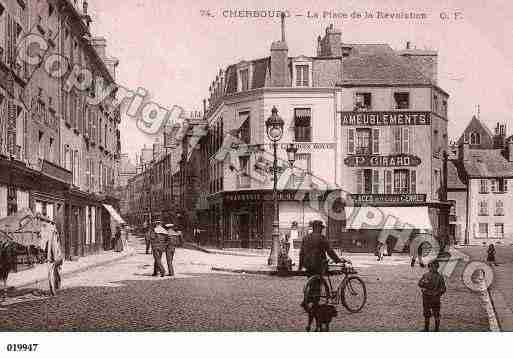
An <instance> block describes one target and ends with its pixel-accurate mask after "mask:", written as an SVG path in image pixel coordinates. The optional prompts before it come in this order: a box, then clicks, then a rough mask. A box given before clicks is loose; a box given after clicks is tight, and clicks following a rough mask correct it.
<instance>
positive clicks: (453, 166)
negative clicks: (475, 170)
mask: <svg viewBox="0 0 513 359" xmlns="http://www.w3.org/2000/svg"><path fill="white" fill-rule="evenodd" d="M465 182H466V180H465V169H464V167H463V166H462V164H461V162H459V161H457V160H454V161H447V188H448V189H466V188H467V185H466V184H465Z"/></svg>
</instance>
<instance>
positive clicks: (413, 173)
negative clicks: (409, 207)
mask: <svg viewBox="0 0 513 359" xmlns="http://www.w3.org/2000/svg"><path fill="white" fill-rule="evenodd" d="M410 186H411V193H417V171H415V170H411V171H410Z"/></svg>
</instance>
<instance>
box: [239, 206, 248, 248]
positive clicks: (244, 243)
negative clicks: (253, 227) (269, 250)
mask: <svg viewBox="0 0 513 359" xmlns="http://www.w3.org/2000/svg"><path fill="white" fill-rule="evenodd" d="M239 239H240V246H241V247H242V248H249V214H248V213H242V214H239Z"/></svg>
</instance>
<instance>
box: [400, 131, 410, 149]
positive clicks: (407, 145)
mask: <svg viewBox="0 0 513 359" xmlns="http://www.w3.org/2000/svg"><path fill="white" fill-rule="evenodd" d="M402 153H410V129H409V128H408V127H404V128H403V148H402Z"/></svg>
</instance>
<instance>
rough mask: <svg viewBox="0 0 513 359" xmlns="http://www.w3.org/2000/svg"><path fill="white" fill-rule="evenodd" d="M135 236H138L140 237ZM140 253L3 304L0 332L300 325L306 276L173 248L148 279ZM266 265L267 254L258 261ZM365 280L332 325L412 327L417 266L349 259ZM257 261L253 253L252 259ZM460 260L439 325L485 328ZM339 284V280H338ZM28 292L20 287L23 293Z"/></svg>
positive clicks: (418, 312)
mask: <svg viewBox="0 0 513 359" xmlns="http://www.w3.org/2000/svg"><path fill="white" fill-rule="evenodd" d="M138 242H139V241H138ZM136 245H137V254H136V255H134V256H132V257H129V258H126V259H124V260H121V261H119V262H115V263H112V264H109V265H106V266H101V267H96V268H94V269H90V270H88V271H84V272H82V273H78V274H76V275H72V276H70V277H68V278H65V279H64V288H63V290H62V291H61V292H60V293H59V295H58V296H57V297H53V298H48V297H33V298H30V299H27V300H24V301H23V300H22V301H18V302H16V301H14V302H11V303H10V304H9V303H8V304H7V305H4V306H0V331H302V330H304V327H305V320H306V318H305V315H304V313H303V311H302V309H301V308H300V306H299V303H300V301H301V296H302V290H303V285H304V282H305V278H303V277H293V278H278V277H270V276H263V275H239V274H221V273H215V272H212V271H211V270H210V268H211V266H212V265H216V264H219V263H220V262H223V261H237V260H238V261H244V260H248V259H247V258H248V257H246V258H244V257H238V256H227V255H220V254H207V253H202V252H198V251H192V250H185V249H177V252H176V255H175V271H176V272H177V276H176V278H170V277H164V278H160V277H158V278H156V277H152V276H151V273H152V256H151V255H146V254H144V249H143V246H142V243H137V244H136ZM260 258H261V260H262V261H265V257H263V256H262V257H259V258H257V259H260ZM348 258H350V259H351V260H352V261H353V262H354V264H355V267H356V268H357V269H358V270H359V273H360V275H361V276H362V278H363V279H364V280H365V283H366V285H367V290H368V301H367V304H366V306H365V307H364V309H363V310H362V312H361V313H358V314H350V313H349V312H347V311H346V310H345V309H344V308H343V307H340V308H339V315H338V317H337V318H335V320H334V322H333V323H332V328H331V329H332V331H333V330H335V331H417V330H420V329H421V328H422V325H423V324H422V323H423V318H422V304H421V297H420V292H419V290H418V288H417V281H418V279H419V277H420V276H421V274H422V272H423V271H424V270H423V269H421V268H419V267H418V266H416V267H415V268H413V269H412V268H411V267H410V266H409V258H407V257H402V256H396V257H391V258H389V257H387V258H386V259H385V261H384V262H382V263H379V262H376V261H375V259H374V257H373V256H370V255H368V256H354V257H352V256H351V255H348ZM251 260H255V258H251ZM460 266H462V265H461V264H460V265H459V266H458V269H457V271H456V272H457V273H455V274H454V275H453V276H452V277H451V278H450V280H449V282H448V292H447V294H446V295H445V296H444V297H443V298H442V326H441V328H442V330H446V331H487V330H488V329H489V324H488V320H487V316H486V312H485V310H484V309H483V305H482V302H481V298H480V297H479V295H477V294H475V293H473V292H471V291H470V290H468V289H467V288H466V287H465V286H464V285H463V283H462V282H461V280H460V278H461V275H460V273H461V270H462V268H461V267H460ZM335 280H337V279H335ZM30 289H31V288H28V289H19V292H20V294H21V293H23V292H30Z"/></svg>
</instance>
